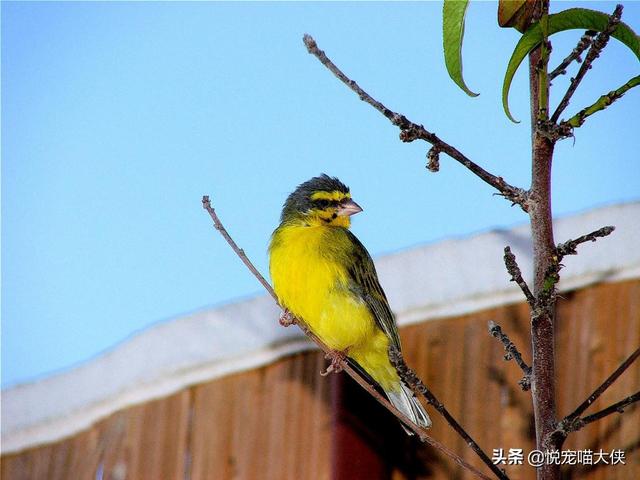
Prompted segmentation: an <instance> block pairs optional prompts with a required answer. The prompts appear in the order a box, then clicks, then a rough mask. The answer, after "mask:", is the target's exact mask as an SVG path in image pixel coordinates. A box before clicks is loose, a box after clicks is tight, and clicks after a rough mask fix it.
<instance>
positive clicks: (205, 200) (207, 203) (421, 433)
mask: <svg viewBox="0 0 640 480" xmlns="http://www.w3.org/2000/svg"><path fill="white" fill-rule="evenodd" d="M202 207H203V208H204V209H205V210H206V211H207V212H208V213H209V216H210V217H211V220H212V221H213V225H214V227H215V228H216V230H218V232H220V234H221V235H222V237H223V238H224V239H225V240H226V241H227V243H228V244H229V246H230V247H231V248H232V249H233V251H234V252H235V253H236V255H238V257H240V259H241V260H242V263H244V264H245V266H246V267H247V268H248V269H249V271H250V272H251V273H252V274H253V275H254V276H255V277H256V278H257V279H258V281H259V282H260V283H261V284H262V286H263V287H264V288H265V290H266V291H267V292H268V293H269V295H271V297H272V298H273V299H274V300H275V302H276V304H277V305H278V306H279V307H280V308H282V305H280V302H279V301H278V297H277V295H276V293H275V292H274V290H273V288H272V287H271V285H270V284H269V282H267V280H266V279H265V278H264V277H263V276H262V274H261V273H260V272H259V271H258V269H257V268H256V267H255V266H254V265H253V263H252V262H251V260H249V258H248V257H247V255H246V254H245V253H244V250H243V249H241V248H240V247H239V246H238V245H237V244H236V242H235V241H234V240H233V238H232V237H231V235H229V232H228V231H227V229H226V228H225V227H224V225H223V224H222V222H221V221H220V218H219V217H218V215H217V213H216V211H215V209H214V208H213V207H212V205H211V200H210V199H209V196H208V195H205V196H203V197H202ZM294 323H296V325H298V326H299V327H300V329H301V330H302V331H303V333H304V334H305V335H306V336H307V337H308V338H309V339H311V340H312V341H313V342H314V343H315V344H316V345H318V347H320V349H321V350H322V351H324V352H325V353H330V352H331V349H330V348H329V347H327V346H326V345H325V344H324V342H323V341H322V340H320V338H318V337H317V336H316V335H315V334H314V333H313V332H312V331H311V330H310V329H309V327H307V325H306V324H305V323H304V322H303V321H302V320H301V319H299V318H295V319H294ZM341 368H342V370H344V371H345V372H347V374H348V375H349V376H350V377H351V378H353V379H354V380H355V381H356V382H357V383H358V384H359V385H360V386H361V387H362V388H364V389H365V390H366V391H367V392H369V393H370V394H371V396H373V398H375V399H376V400H377V401H378V403H380V404H381V405H382V406H383V407H384V408H386V409H387V410H388V411H389V412H391V413H392V414H393V415H394V416H395V417H396V418H397V419H398V420H399V421H400V422H402V423H403V424H404V425H405V426H406V427H407V428H409V429H410V430H411V431H413V432H414V433H415V434H416V435H418V437H419V438H420V440H422V441H423V442H426V443H428V444H429V445H431V446H432V447H434V448H436V449H437V450H438V451H440V452H442V453H443V454H445V455H446V456H448V457H449V458H451V459H452V460H453V461H454V462H456V463H457V464H458V465H460V466H461V467H463V468H464V469H466V470H467V471H469V472H471V473H473V474H474V475H475V476H477V477H478V478H482V479H483V480H491V478H490V477H488V476H487V475H485V474H483V473H482V472H480V471H479V470H478V469H477V468H475V467H474V466H473V465H470V464H469V463H467V462H466V461H464V460H463V459H462V458H460V456H458V455H456V454H455V453H454V452H452V451H451V450H449V449H448V448H447V447H446V446H444V445H443V444H442V443H440V442H439V441H437V440H436V439H434V438H433V437H431V436H430V435H428V434H427V433H426V430H425V429H424V428H421V427H419V426H418V425H416V424H415V423H413V422H412V421H411V420H410V419H409V418H408V417H407V416H405V415H404V414H403V413H402V412H400V411H399V410H398V409H397V408H396V407H394V406H393V405H392V404H391V403H390V402H389V400H388V399H387V398H385V397H383V396H382V395H381V394H380V393H379V392H378V391H377V390H376V389H375V387H374V386H373V385H371V384H370V383H369V382H368V381H367V380H365V379H364V378H363V377H362V376H361V375H360V374H359V373H358V372H357V371H356V370H354V369H353V368H351V367H350V366H349V364H348V363H347V362H342V365H341ZM483 453H484V452H483ZM500 478H506V477H500Z"/></svg>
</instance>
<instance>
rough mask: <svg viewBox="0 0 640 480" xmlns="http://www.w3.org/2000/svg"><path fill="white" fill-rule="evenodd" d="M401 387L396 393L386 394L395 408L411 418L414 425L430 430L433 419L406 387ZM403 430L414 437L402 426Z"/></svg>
mask: <svg viewBox="0 0 640 480" xmlns="http://www.w3.org/2000/svg"><path fill="white" fill-rule="evenodd" d="M401 387H402V388H401V389H400V390H398V391H395V392H385V393H386V394H387V397H388V398H389V401H390V402H391V403H392V404H393V406H394V407H396V408H397V409H398V410H400V411H401V412H402V413H404V414H405V415H406V416H407V417H409V419H410V420H412V421H413V423H415V424H416V425H418V426H420V427H424V428H429V427H430V426H431V419H430V418H429V415H428V414H427V412H426V411H425V409H424V407H423V406H422V404H421V403H420V402H419V401H418V399H417V398H416V397H415V396H414V395H413V392H412V391H411V390H410V389H409V388H408V387H407V386H406V385H404V384H401ZM402 428H404V430H405V432H407V433H408V434H409V435H413V432H412V431H411V430H409V429H408V428H406V427H405V426H404V425H402Z"/></svg>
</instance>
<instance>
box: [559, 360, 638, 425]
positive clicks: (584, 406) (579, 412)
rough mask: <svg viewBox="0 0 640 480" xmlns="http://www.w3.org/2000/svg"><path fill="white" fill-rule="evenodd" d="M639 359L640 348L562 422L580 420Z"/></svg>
mask: <svg viewBox="0 0 640 480" xmlns="http://www.w3.org/2000/svg"><path fill="white" fill-rule="evenodd" d="M638 357H640V347H639V348H637V349H636V350H635V352H633V353H632V354H631V355H629V358H627V359H626V360H625V361H624V362H622V363H621V364H620V366H619V367H618V368H616V369H615V371H614V372H613V373H612V374H611V375H609V377H608V378H607V379H606V380H605V381H604V382H602V384H601V385H600V386H599V387H598V388H596V389H595V390H594V391H593V393H592V394H591V395H589V396H588V397H587V399H586V400H585V401H584V402H582V403H581V404H580V405H578V407H577V408H576V409H575V410H574V411H573V412H571V413H570V414H569V415H567V416H566V417H565V418H564V419H563V420H562V421H571V420H572V419H575V418H578V417H579V416H580V415H582V412H584V411H585V410H586V409H587V408H589V406H591V404H592V403H593V402H595V401H596V400H597V399H598V397H600V395H602V394H603V393H604V391H605V390H606V389H607V388H609V387H610V386H611V385H612V384H613V382H615V381H616V380H617V379H618V377H619V376H620V375H622V374H623V373H624V372H625V370H627V368H629V367H630V366H631V364H632V363H633V362H634V361H635V360H636V359H637V358H638Z"/></svg>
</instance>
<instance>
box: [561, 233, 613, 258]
mask: <svg viewBox="0 0 640 480" xmlns="http://www.w3.org/2000/svg"><path fill="white" fill-rule="evenodd" d="M615 229H616V227H614V226H613V225H609V226H607V227H602V228H599V229H598V230H595V231H593V232H591V233H588V234H586V235H582V236H581V237H578V238H576V239H575V240H567V241H566V242H564V243H561V244H559V245H558V246H557V247H556V255H557V257H558V262H560V261H561V260H562V258H563V257H565V256H566V255H577V253H578V251H577V250H576V248H577V247H578V245H580V244H581V243H585V242H595V241H596V240H597V239H598V238H602V237H606V236H607V235H610V234H611V232H613V231H614V230H615Z"/></svg>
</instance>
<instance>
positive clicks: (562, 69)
mask: <svg viewBox="0 0 640 480" xmlns="http://www.w3.org/2000/svg"><path fill="white" fill-rule="evenodd" d="M595 34H596V32H594V31H593V30H588V31H586V32H585V33H584V35H582V37H581V38H580V41H579V42H578V44H577V45H576V48H574V49H573V50H572V51H571V53H570V54H569V55H568V56H567V58H565V59H564V60H562V62H560V65H558V66H557V67H556V68H554V69H553V70H552V71H551V73H549V81H552V80H553V79H554V78H556V77H557V76H559V75H564V74H565V73H567V70H566V68H567V67H568V66H569V65H570V64H571V62H573V61H574V60H575V61H576V62H578V63H580V62H582V59H581V58H580V55H582V52H584V51H585V50H586V49H587V48H589V46H590V45H591V42H593V37H594V36H595Z"/></svg>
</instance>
